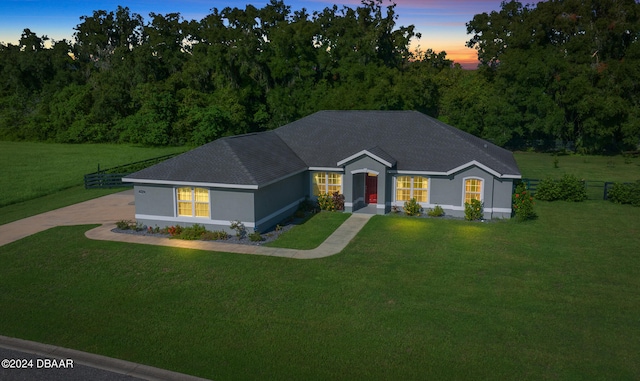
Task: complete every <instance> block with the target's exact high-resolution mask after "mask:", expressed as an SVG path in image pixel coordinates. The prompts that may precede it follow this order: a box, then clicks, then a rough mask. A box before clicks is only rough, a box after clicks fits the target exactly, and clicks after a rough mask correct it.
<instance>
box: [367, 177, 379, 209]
mask: <svg viewBox="0 0 640 381" xmlns="http://www.w3.org/2000/svg"><path fill="white" fill-rule="evenodd" d="M364 189H365V190H364V192H365V195H364V197H365V199H366V203H367V204H377V203H378V176H367V181H366V184H365V187H364Z"/></svg>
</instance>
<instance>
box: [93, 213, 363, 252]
mask: <svg viewBox="0 0 640 381" xmlns="http://www.w3.org/2000/svg"><path fill="white" fill-rule="evenodd" d="M371 216H372V215H370V214H352V215H351V216H350V217H349V218H348V219H347V220H346V221H345V222H343V223H342V225H340V227H339V228H338V229H336V231H334V232H333V234H331V235H330V236H329V237H328V238H327V239H326V240H325V241H324V242H323V243H322V244H320V246H318V247H316V248H315V249H312V250H296V249H282V248H278V247H266V246H258V245H255V246H254V245H243V244H237V243H225V242H217V241H186V240H181V239H171V238H164V237H154V236H143V235H136V234H123V233H114V232H112V231H111V230H112V229H114V228H115V227H116V226H115V224H105V225H102V226H99V227H97V228H95V229H92V230H89V231H87V232H86V233H85V235H86V236H87V238H90V239H94V240H103V241H118V242H128V243H141V244H147V245H158V246H171V247H181V248H186V249H198V250H209V251H219V252H225V253H236V254H253V255H266V256H271V257H286V258H297V259H316V258H324V257H328V256H331V255H334V254H338V253H339V252H341V251H342V249H344V248H345V247H346V246H347V244H348V243H349V242H350V241H351V240H352V239H353V237H355V236H356V234H358V232H359V231H360V229H362V227H363V226H364V225H365V224H366V223H367V221H369V219H370V218H371Z"/></svg>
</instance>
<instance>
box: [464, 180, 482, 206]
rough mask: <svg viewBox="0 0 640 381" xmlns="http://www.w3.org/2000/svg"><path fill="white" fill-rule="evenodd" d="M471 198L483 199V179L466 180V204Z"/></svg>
mask: <svg viewBox="0 0 640 381" xmlns="http://www.w3.org/2000/svg"><path fill="white" fill-rule="evenodd" d="M471 200H478V201H482V180H481V179H466V180H465V181H464V202H465V204H466V203H469V202H471Z"/></svg>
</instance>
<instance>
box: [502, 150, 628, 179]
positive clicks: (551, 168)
mask: <svg viewBox="0 0 640 381" xmlns="http://www.w3.org/2000/svg"><path fill="white" fill-rule="evenodd" d="M514 157H515V159H516V161H517V162H518V166H519V167H520V171H521V172H522V177H526V178H531V179H544V178H546V177H551V178H555V179H559V178H561V177H562V176H563V175H565V174H568V175H574V176H577V177H578V178H580V179H584V180H587V181H612V182H633V181H637V180H640V158H638V157H636V158H632V157H623V156H587V155H564V156H554V155H552V154H548V153H534V152H515V153H514ZM554 160H558V168H555V165H554Z"/></svg>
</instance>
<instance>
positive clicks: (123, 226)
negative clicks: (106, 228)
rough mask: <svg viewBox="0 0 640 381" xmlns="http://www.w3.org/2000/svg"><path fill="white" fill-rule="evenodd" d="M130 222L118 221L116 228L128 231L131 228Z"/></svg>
mask: <svg viewBox="0 0 640 381" xmlns="http://www.w3.org/2000/svg"><path fill="white" fill-rule="evenodd" d="M131 223H132V222H131V221H129V220H120V221H118V222H116V227H117V228H118V229H120V230H129V229H130V226H131Z"/></svg>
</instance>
